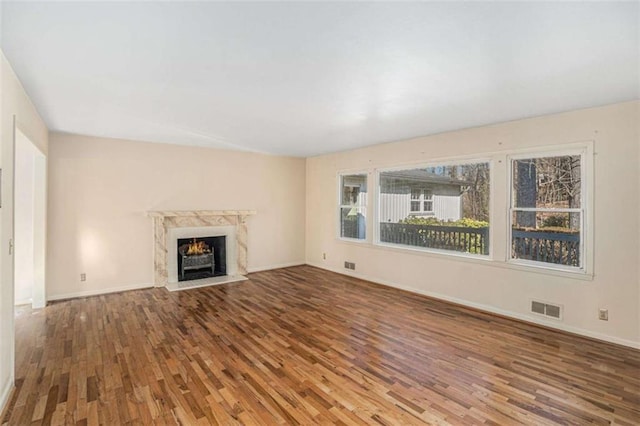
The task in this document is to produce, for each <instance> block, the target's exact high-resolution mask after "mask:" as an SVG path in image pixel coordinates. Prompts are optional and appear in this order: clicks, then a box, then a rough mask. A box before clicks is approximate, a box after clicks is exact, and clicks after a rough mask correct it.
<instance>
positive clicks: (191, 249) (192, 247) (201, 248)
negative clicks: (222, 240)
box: [186, 238, 211, 256]
mask: <svg viewBox="0 0 640 426" xmlns="http://www.w3.org/2000/svg"><path fill="white" fill-rule="evenodd" d="M205 253H211V249H210V248H209V246H208V245H207V243H205V242H204V241H196V239H195V238H194V239H193V241H191V242H190V243H189V244H188V247H187V250H186V254H187V256H192V255H198V254H205Z"/></svg>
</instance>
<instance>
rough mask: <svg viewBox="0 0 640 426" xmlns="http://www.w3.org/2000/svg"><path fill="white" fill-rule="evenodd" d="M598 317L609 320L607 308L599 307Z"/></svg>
mask: <svg viewBox="0 0 640 426" xmlns="http://www.w3.org/2000/svg"><path fill="white" fill-rule="evenodd" d="M598 319H600V320H602V321H609V310H608V309H600V310H599V311H598Z"/></svg>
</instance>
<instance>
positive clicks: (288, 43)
mask: <svg viewBox="0 0 640 426" xmlns="http://www.w3.org/2000/svg"><path fill="white" fill-rule="evenodd" d="M2 7H3V10H2V49H3V51H4V53H5V55H6V57H7V58H8V60H9V62H10V63H11V64H12V66H13V67H14V69H15V71H16V73H17V74H18V76H19V78H20V79H21V81H22V83H23V84H24V86H25V88H26V90H27V92H28V93H29V95H30V97H31V99H32V100H33V102H34V103H35V105H36V106H37V108H38V110H39V111H40V113H41V114H42V116H43V118H44V119H45V121H46V123H47V125H48V126H49V128H50V129H52V130H57V131H64V132H72V133H80V134H88V135H97V136H106V137H116V138H128V139H139V140H146V141H155V142H167V143H176V144H191V145H200V146H211V147H220V148H231V149H241V150H251V151H258V152H267V153H273V154H286V155H295V156H310V155H316V154H320V153H326V152H332V151H339V150H345V149H350V148H354V147H359V146H364V145H371V144H376V143H381V142H388V141H393V140H399V139H404V138H409V137H414V136H420V135H427V134H433V133H437V132H443V131H448V130H454V129H460V128H466V127H471V126H477V125H482V124H489V123H496V122H501V121H507V120H512V119H517V118H523V117H530V116H535V115H541V114H547V113H553V112H558V111H565V110H570V109H576V108H583V107H590V106H596V105H603V104H608V103H614V102H619V101H626V100H631V99H637V98H638V97H639V78H640V77H639V63H640V62H639V55H640V54H639V40H638V37H639V33H638V26H639V25H638V24H639V7H638V3H636V2H628V3H587V2H569V3H540V2H535V3H523V2H517V3H504V2H493V3H477V2H474V3H451V2H449V3H433V2H431V3H398V2H393V3H362V2H359V3H211V2H200V3H185V2H173V3H157V2H156V3H149V2H140V3H135V2H124V3H122V2H117V3H114V2H104V3H95V2H92V3H88V2H86V3H77V2H76V3H66V2H53V3H51V2H49V3H37V2H6V1H5V2H3V6H2Z"/></svg>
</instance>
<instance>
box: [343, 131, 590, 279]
mask: <svg viewBox="0 0 640 426" xmlns="http://www.w3.org/2000/svg"><path fill="white" fill-rule="evenodd" d="M579 150H584V151H585V153H586V154H585V156H584V163H583V164H582V166H583V167H582V173H583V179H582V180H583V182H584V184H583V189H585V192H584V193H583V194H582V196H583V197H585V198H584V201H583V202H584V204H583V205H584V208H585V212H584V214H583V219H582V220H583V229H584V238H583V241H584V243H583V247H585V248H586V249H584V250H583V253H584V256H585V258H584V259H585V260H584V271H576V270H575V268H573V269H572V270H569V271H567V270H564V269H562V268H547V267H545V265H538V264H535V265H529V264H527V262H526V261H520V262H509V261H508V259H509V257H510V253H511V234H510V232H511V231H510V225H509V223H510V222H509V219H508V218H507V216H508V211H509V207H510V202H511V201H510V197H511V195H510V194H511V173H510V172H511V170H510V168H511V166H510V163H509V161H510V158H516V157H520V158H534V157H535V156H536V155H541V156H547V155H548V153H553V154H562V153H569V154H571V153H575V152H576V151H579ZM594 156H595V144H594V141H593V140H579V141H572V142H567V143H564V142H561V143H554V144H549V145H540V146H533V147H527V148H521V149H505V150H498V151H488V152H483V153H479V155H478V156H475V155H461V156H449V157H437V158H433V159H429V160H428V161H427V162H425V161H415V160H414V161H404V162H398V163H396V164H395V165H394V166H392V167H379V168H378V167H375V166H374V167H372V168H370V169H366V170H363V169H355V170H340V171H338V172H337V175H338V179H340V176H341V175H350V174H367V176H368V179H369V180H368V181H367V188H368V189H367V191H368V192H369V194H370V196H369V197H368V200H367V233H366V236H367V238H366V239H365V240H357V239H351V238H337V239H338V240H339V241H340V242H341V243H343V244H353V245H354V246H362V245H363V244H364V245H366V246H368V248H371V249H374V250H382V251H390V252H397V253H405V254H407V255H412V256H423V257H433V258H440V259H444V258H447V259H456V260H458V261H462V262H470V263H475V264H480V265H487V266H491V267H495V268H501V269H510V270H515V271H522V272H530V273H536V274H542V275H549V276H555V277H562V278H566V279H573V280H577V281H592V280H593V278H594V268H593V265H594V241H593V235H594V223H593V219H592V218H593V212H594V209H595V204H594V197H593V193H594V187H595V181H594V179H595V178H594V170H595V169H594ZM480 162H486V163H489V166H490V177H491V186H490V189H489V191H490V192H489V193H490V197H491V199H490V202H489V215H490V217H491V218H492V219H495V218H496V217H498V216H499V217H501V219H500V223H502V224H503V225H504V224H507V225H506V226H507V227H508V228H509V229H507V230H506V232H504V228H502V227H499V229H498V228H496V226H490V227H489V241H490V245H489V255H488V256H484V255H473V254H466V253H459V252H452V251H440V250H430V249H414V248H411V247H406V246H400V245H388V244H386V243H381V242H380V235H379V234H380V228H379V226H378V223H379V218H380V211H379V209H380V206H379V203H378V198H379V191H380V173H383V172H386V171H396V170H406V169H412V168H421V167H432V166H438V165H440V166H443V165H444V166H446V165H453V164H474V163H480ZM339 182H340V181H339ZM500 182H502V183H500ZM501 185H506V188H505V190H506V191H507V192H505V193H504V198H503V197H502V194H498V193H497V191H498V190H499V186H501ZM337 187H338V191H340V188H339V185H338V186H337ZM338 200H340V198H338ZM503 201H504V203H503ZM372 203H373V204H372ZM338 211H339V210H338ZM339 222H340V221H339V217H338V222H337V224H336V225H337V227H336V231H335V234H334V235H338V236H339V235H340V223H339ZM498 237H499V238H498ZM536 263H537V262H536Z"/></svg>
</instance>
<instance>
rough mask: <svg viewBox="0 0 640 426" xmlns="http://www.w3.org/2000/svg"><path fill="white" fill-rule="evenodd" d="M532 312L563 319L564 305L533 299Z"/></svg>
mask: <svg viewBox="0 0 640 426" xmlns="http://www.w3.org/2000/svg"><path fill="white" fill-rule="evenodd" d="M531 312H533V313H534V314H538V315H544V316H545V317H549V318H554V319H559V320H561V319H562V306H561V305H554V304H552V303H545V302H539V301H537V300H532V301H531Z"/></svg>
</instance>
